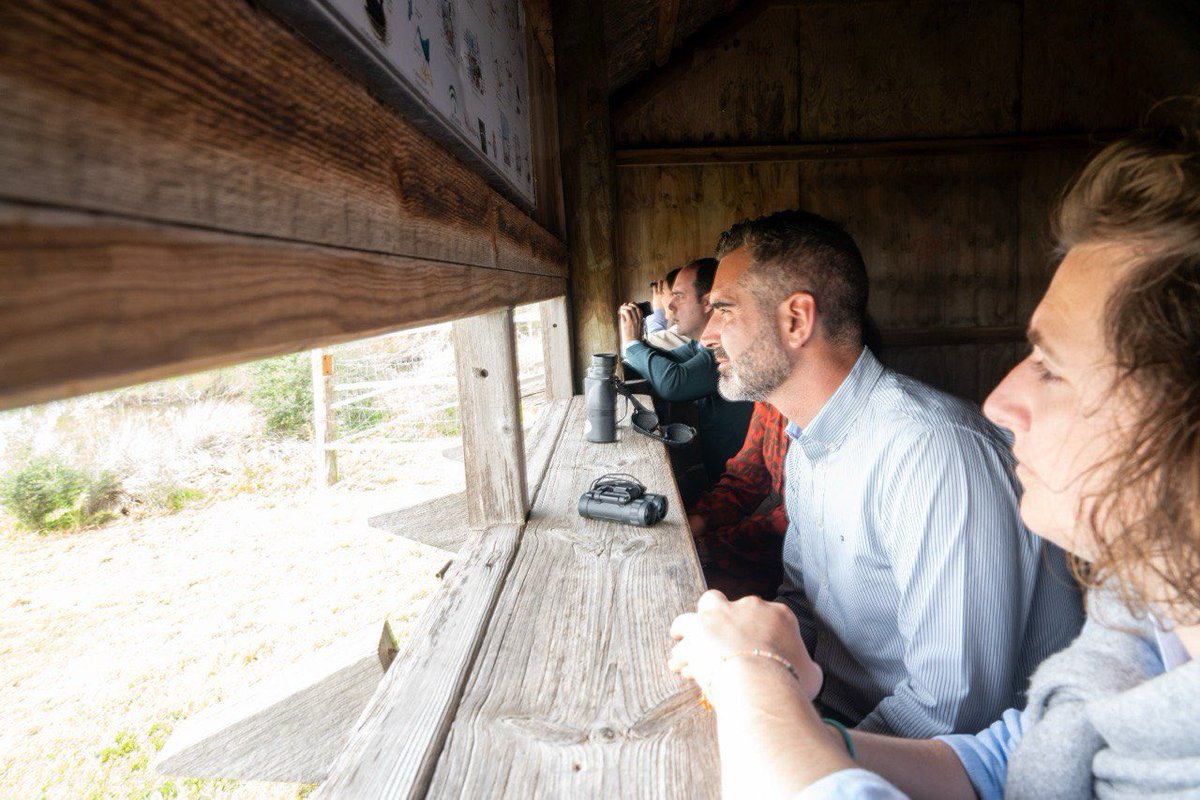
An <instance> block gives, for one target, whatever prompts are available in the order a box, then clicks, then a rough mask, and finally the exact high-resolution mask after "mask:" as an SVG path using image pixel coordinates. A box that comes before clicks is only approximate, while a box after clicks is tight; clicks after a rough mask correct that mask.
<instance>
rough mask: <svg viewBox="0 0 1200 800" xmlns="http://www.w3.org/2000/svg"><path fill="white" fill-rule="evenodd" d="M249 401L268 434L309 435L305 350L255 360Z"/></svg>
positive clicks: (309, 390)
mask: <svg viewBox="0 0 1200 800" xmlns="http://www.w3.org/2000/svg"><path fill="white" fill-rule="evenodd" d="M253 376H254V388H253V389H251V390H250V402H251V403H252V404H253V405H254V407H255V409H257V410H258V412H259V413H260V414H262V417H263V426H264V428H265V429H266V432H267V433H268V434H269V435H271V436H279V437H292V438H296V439H308V438H311V436H312V413H313V396H312V372H311V367H310V366H309V358H308V354H307V353H295V354H293V355H290V356H281V357H279V358H271V359H267V360H266V361H259V362H258V363H256V364H255V365H254V368H253Z"/></svg>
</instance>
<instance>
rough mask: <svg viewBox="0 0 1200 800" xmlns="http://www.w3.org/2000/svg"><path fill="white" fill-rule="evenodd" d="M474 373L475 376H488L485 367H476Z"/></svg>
mask: <svg viewBox="0 0 1200 800" xmlns="http://www.w3.org/2000/svg"><path fill="white" fill-rule="evenodd" d="M475 374H476V375H477V376H479V377H480V378H486V377H487V376H488V371H487V370H486V369H484V368H483V367H476V368H475Z"/></svg>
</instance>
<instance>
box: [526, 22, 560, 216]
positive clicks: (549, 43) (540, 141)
mask: <svg viewBox="0 0 1200 800" xmlns="http://www.w3.org/2000/svg"><path fill="white" fill-rule="evenodd" d="M541 2H544V0H541ZM544 11H545V14H546V15H547V16H546V18H545V20H544V22H543V21H540V20H539V21H537V22H534V21H531V20H530V19H529V18H528V17H526V26H527V31H526V34H527V35H526V37H525V38H526V44H525V51H526V52H527V53H529V119H530V125H529V135H530V136H531V137H532V139H531V142H530V148H531V151H532V154H533V175H534V191H535V193H536V195H537V219H538V221H539V222H541V223H542V224H543V225H545V226H546V229H547V230H549V231H550V232H551V233H553V234H554V235H555V236H557V237H559V238H560V239H561V238H563V237H564V236H566V230H567V220H566V212H565V211H564V210H563V190H562V165H561V163H560V162H559V155H558V95H557V94H556V88H555V85H554V64H553V61H552V58H553V55H554V50H553V48H554V40H553V38H552V36H551V33H550V31H549V29H548V28H547V29H546V30H544V31H543V32H542V33H540V34H539V33H538V32H537V31H538V30H539V28H538V27H536V26H540V25H542V24H545V25H546V26H549V24H550V17H549V14H550V4H549V3H548V2H545V9H544ZM539 36H541V37H543V38H541V39H539V38H538V37H539ZM543 47H549V48H550V49H549V50H548V51H546V52H549V54H550V56H549V57H547V56H546V55H545V53H544V52H543V49H542V48H543Z"/></svg>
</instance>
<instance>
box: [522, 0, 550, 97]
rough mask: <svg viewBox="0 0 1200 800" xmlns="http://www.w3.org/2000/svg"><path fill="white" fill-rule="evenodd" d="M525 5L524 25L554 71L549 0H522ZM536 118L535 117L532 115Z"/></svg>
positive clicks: (548, 65) (547, 64)
mask: <svg viewBox="0 0 1200 800" xmlns="http://www.w3.org/2000/svg"><path fill="white" fill-rule="evenodd" d="M523 2H524V5H525V26H526V27H527V28H528V29H529V32H530V33H531V34H532V35H533V38H534V39H535V40H536V41H537V43H538V47H539V48H541V51H542V55H543V56H545V58H546V66H547V67H549V68H550V72H551V73H553V72H554V23H553V22H551V16H550V0H523ZM534 119H537V117H534Z"/></svg>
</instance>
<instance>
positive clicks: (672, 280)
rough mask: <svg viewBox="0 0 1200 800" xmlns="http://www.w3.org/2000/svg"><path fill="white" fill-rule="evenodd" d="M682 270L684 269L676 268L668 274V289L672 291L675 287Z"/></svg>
mask: <svg viewBox="0 0 1200 800" xmlns="http://www.w3.org/2000/svg"><path fill="white" fill-rule="evenodd" d="M681 269H683V267H676V268H675V269H673V270H671V271H670V272H668V273H667V288H668V289H670V288H671V287H672V286H674V285H675V276H676V275H678V274H679V270H681Z"/></svg>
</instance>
